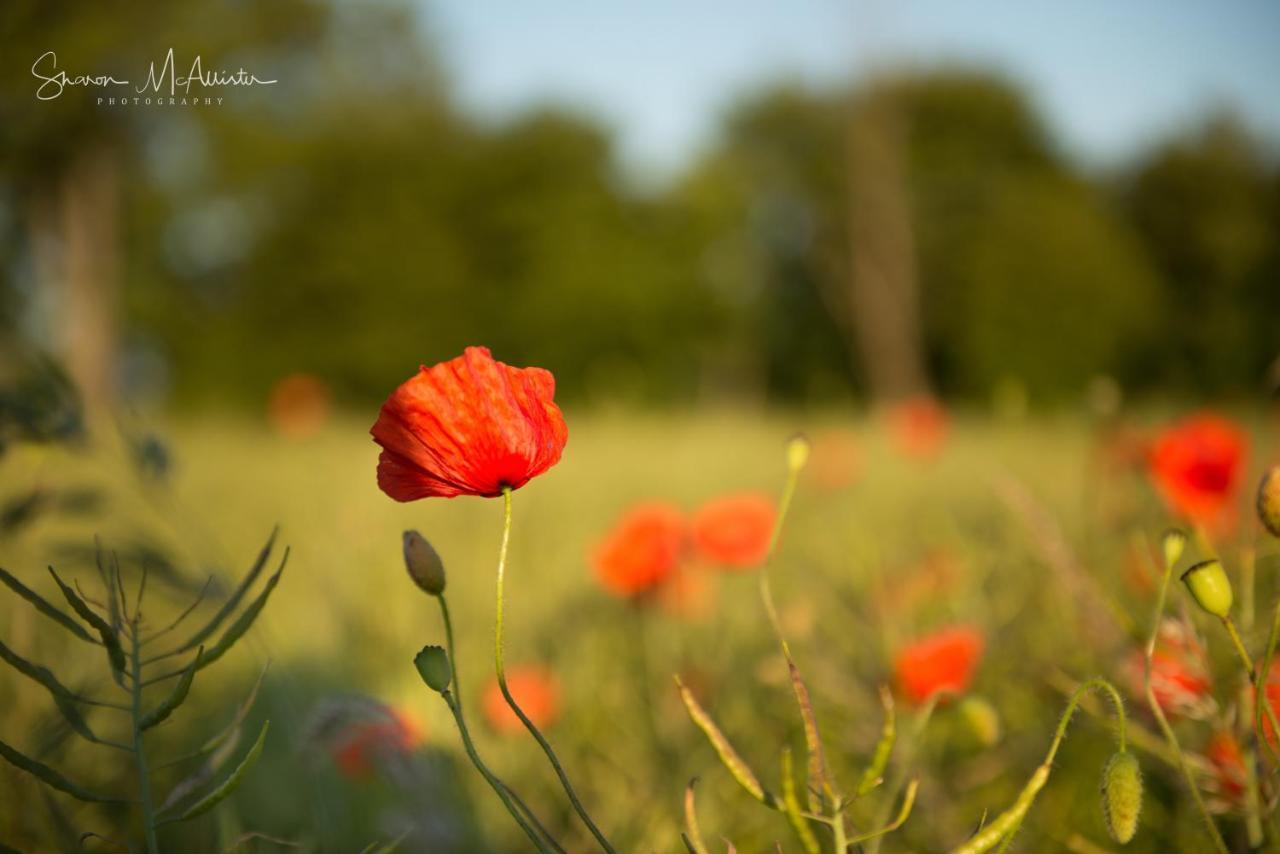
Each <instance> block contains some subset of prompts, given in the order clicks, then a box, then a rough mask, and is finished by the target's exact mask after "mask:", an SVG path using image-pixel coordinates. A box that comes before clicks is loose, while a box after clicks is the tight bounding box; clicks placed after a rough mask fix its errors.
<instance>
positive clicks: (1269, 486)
mask: <svg viewBox="0 0 1280 854" xmlns="http://www.w3.org/2000/svg"><path fill="white" fill-rule="evenodd" d="M1258 518H1259V519H1261V520H1262V524H1263V526H1264V527H1265V528H1266V529H1267V530H1268V531H1270V532H1271V533H1272V534H1273V535H1274V536H1277V537H1280V466H1272V467H1271V470H1270V471H1268V472H1267V473H1266V474H1264V475H1263V476H1262V483H1260V484H1258Z"/></svg>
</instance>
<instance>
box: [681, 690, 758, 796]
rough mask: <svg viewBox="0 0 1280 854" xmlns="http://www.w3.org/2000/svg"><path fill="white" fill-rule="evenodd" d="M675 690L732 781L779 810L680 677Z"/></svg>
mask: <svg viewBox="0 0 1280 854" xmlns="http://www.w3.org/2000/svg"><path fill="white" fill-rule="evenodd" d="M676 688H678V689H679V691H680V699H681V700H683V701H684V707H685V708H686V709H687V710H688V711H689V717H690V718H692V719H693V722H694V723H695V724H697V726H698V729H700V730H702V732H703V733H704V734H705V735H706V736H707V740H708V741H710V742H711V746H712V747H714V748H715V751H716V755H717V756H719V757H720V762H721V764H723V765H724V767H725V768H727V769H728V770H729V773H730V774H732V775H733V779H735V780H737V781H738V784H739V785H741V786H742V788H744V789H746V790H747V793H748V794H750V795H751V797H753V798H755V799H756V800H757V801H759V802H760V803H762V804H764V805H766V806H769V807H773V808H774V809H778V808H779V804H778V801H777V799H776V798H775V797H774V796H773V795H771V794H770V793H769V792H766V791H765V789H764V786H761V785H760V780H759V779H758V778H757V777H756V775H755V773H754V772H753V771H752V770H751V769H750V768H749V767H747V763H746V762H744V761H742V757H741V756H739V755H738V751H736V750H734V749H733V745H732V744H730V743H729V739H727V738H725V737H724V733H722V732H721V731H720V727H718V726H716V722H715V721H713V720H712V719H711V716H710V715H709V714H707V712H706V710H705V709H703V708H702V706H701V705H699V703H698V701H697V699H695V698H694V696H693V694H692V692H690V691H689V689H688V688H686V687H685V686H684V683H683V682H681V681H680V677H679V676H677V677H676Z"/></svg>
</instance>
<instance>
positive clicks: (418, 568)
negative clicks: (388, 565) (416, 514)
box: [404, 531, 444, 596]
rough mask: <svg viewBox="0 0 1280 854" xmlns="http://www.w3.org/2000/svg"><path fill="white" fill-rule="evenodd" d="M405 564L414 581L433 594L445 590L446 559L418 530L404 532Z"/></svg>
mask: <svg viewBox="0 0 1280 854" xmlns="http://www.w3.org/2000/svg"><path fill="white" fill-rule="evenodd" d="M404 565H405V566H406V567H407V568H408V570H409V577H410V578H412V579H413V583H414V584H416V585H418V586H419V587H421V588H422V589H423V590H424V591H426V592H427V593H430V594H431V595H432V596H439V595H440V594H441V593H443V592H444V561H442V560H440V555H438V554H436V550H435V549H433V548H432V547H431V543H429V542H427V538H426V537H424V536H422V535H421V534H419V533H418V532H417V531H405V532H404Z"/></svg>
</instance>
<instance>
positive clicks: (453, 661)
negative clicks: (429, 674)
mask: <svg viewBox="0 0 1280 854" xmlns="http://www.w3.org/2000/svg"><path fill="white" fill-rule="evenodd" d="M436 599H437V600H438V601H439V602H440V617H441V620H442V621H443V622H444V643H445V649H446V651H447V652H448V653H449V671H450V678H451V680H452V682H451V685H452V688H453V691H454V693H455V694H456V696H457V697H458V698H461V696H462V688H461V686H460V685H459V684H458V653H457V648H456V646H455V644H454V641H453V620H452V619H450V617H449V603H448V601H446V600H445V596H444V593H443V592H442V593H440V595H439V596H437V597H436ZM451 710H452V711H453V712H454V714H455V715H456V716H457V721H458V729H459V730H464V729H465V727H466V722H465V717H464V715H463V713H462V700H461V699H455V700H454V701H453V703H452V704H451ZM469 738H470V735H469V734H468V733H465V732H464V733H463V741H464V742H466V741H467V740H468V739H469ZM471 752H472V751H468V753H471ZM476 767H477V768H479V767H480V766H479V765H477V766H476ZM484 771H485V769H483V768H482V769H480V772H481V774H484ZM486 779H487V776H486ZM493 779H494V780H496V781H497V783H498V785H500V786H501V787H502V788H503V790H504V791H505V792H506V793H507V795H508V796H509V797H510V798H511V800H512V801H513V802H514V803H515V805H516V806H517V807H518V808H519V809H520V811H521V812H522V813H523V814H524V817H525V818H526V819H527V820H528V821H529V823H530V824H532V825H533V826H534V828H535V829H537V831H538V833H540V834H542V838H543V839H544V840H546V842H547V844H548V845H550V846H551V847H552V848H553V849H554V850H556V851H559V852H563V851H564V849H563V848H561V847H560V843H558V842H556V839H555V837H554V836H552V835H551V831H549V830H547V828H546V825H544V824H543V823H542V822H541V821H540V820H539V819H538V816H537V815H535V814H534V812H533V810H531V809H530V808H529V805H528V804H526V803H525V802H524V800H523V799H521V797H520V796H519V795H518V794H516V792H515V790H514V789H512V788H511V787H510V786H508V785H507V784H506V783H504V782H503V781H502V780H501V779H500V778H498V777H496V776H495V777H494V778H493ZM491 784H492V781H491Z"/></svg>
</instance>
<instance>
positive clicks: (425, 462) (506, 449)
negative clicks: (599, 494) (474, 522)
mask: <svg viewBox="0 0 1280 854" xmlns="http://www.w3.org/2000/svg"><path fill="white" fill-rule="evenodd" d="M555 389H556V381H555V378H554V377H553V376H551V373H550V372H549V371H545V370H543V369H542V368H513V367H511V366H510V365H504V364H503V363H502V362H498V361H495V360H494V358H493V357H492V356H491V355H490V354H489V351H488V349H486V348H484V347H468V348H467V349H466V351H465V352H464V353H463V354H462V355H461V356H459V357H458V358H456V359H451V360H450V361H448V362H442V363H440V364H438V365H436V366H434V367H431V368H427V367H423V368H422V369H420V370H419V371H418V374H417V375H416V376H414V377H412V378H411V379H409V380H408V381H406V382H405V383H404V384H403V385H401V386H400V387H399V388H397V389H396V390H395V391H394V392H392V394H391V396H390V397H388V398H387V402H386V403H384V404H382V410H381V411H380V412H379V413H378V420H377V422H375V423H374V425H373V429H372V430H370V431H369V432H370V433H371V434H372V435H373V440H374V441H375V442H377V443H378V444H379V445H381V446H382V454H381V456H379V457H378V486H379V487H381V489H382V491H383V492H385V493H386V494H387V495H389V496H391V497H392V498H394V499H395V500H396V501H414V500H416V499H418V498H428V497H430V496H442V497H445V498H452V497H454V496H455V495H481V496H485V497H488V498H492V497H493V496H496V495H501V494H502V490H503V488H504V487H510V488H511V489H519V488H520V487H521V486H524V485H525V484H526V483H528V482H529V480H530V478H533V477H536V476H537V475H540V474H542V473H543V472H544V471H546V470H547V469H549V468H551V467H552V466H553V465H555V464H556V463H557V462H558V461H559V460H560V452H561V451H562V450H564V444H565V442H566V441H567V440H568V438H569V431H568V428H567V427H565V423H564V416H562V415H561V414H560V409H559V407H557V406H556V404H555V402H554V400H553V398H554V397H555Z"/></svg>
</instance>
